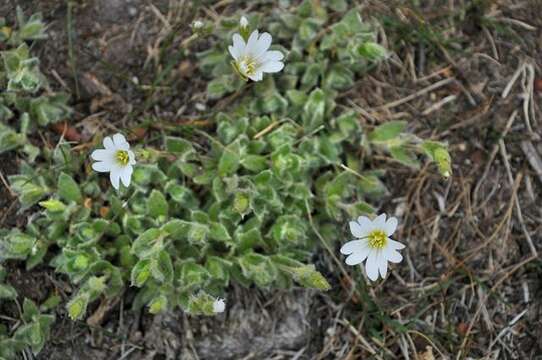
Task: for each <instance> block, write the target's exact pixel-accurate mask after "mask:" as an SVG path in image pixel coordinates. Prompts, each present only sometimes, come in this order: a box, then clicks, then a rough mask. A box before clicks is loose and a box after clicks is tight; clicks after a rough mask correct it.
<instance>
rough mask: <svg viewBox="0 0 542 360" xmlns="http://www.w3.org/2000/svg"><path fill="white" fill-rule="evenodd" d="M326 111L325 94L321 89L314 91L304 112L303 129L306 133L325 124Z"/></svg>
mask: <svg viewBox="0 0 542 360" xmlns="http://www.w3.org/2000/svg"><path fill="white" fill-rule="evenodd" d="M325 109H326V101H325V94H324V92H323V91H322V90H321V89H314V90H313V91H312V92H311V93H310V95H309V99H308V100H307V103H306V104H305V107H304V111H303V127H304V128H305V129H304V130H305V132H310V131H312V130H314V129H316V128H317V127H318V126H320V125H322V124H323V123H324V114H325Z"/></svg>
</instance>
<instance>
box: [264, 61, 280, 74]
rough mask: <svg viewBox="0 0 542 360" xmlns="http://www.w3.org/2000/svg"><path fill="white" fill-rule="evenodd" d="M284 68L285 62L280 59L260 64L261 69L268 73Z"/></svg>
mask: <svg viewBox="0 0 542 360" xmlns="http://www.w3.org/2000/svg"><path fill="white" fill-rule="evenodd" d="M283 68H284V63H281V62H280V61H267V62H265V63H263V64H262V66H260V71H263V72H267V73H276V72H279V71H281V70H282V69H283Z"/></svg>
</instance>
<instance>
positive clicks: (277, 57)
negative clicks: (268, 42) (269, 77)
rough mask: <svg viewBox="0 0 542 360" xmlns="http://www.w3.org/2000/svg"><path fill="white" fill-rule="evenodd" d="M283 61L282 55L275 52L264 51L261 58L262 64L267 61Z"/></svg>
mask: <svg viewBox="0 0 542 360" xmlns="http://www.w3.org/2000/svg"><path fill="white" fill-rule="evenodd" d="M282 59H284V54H283V53H282V52H280V51H277V50H271V51H266V52H265V54H263V56H262V59H261V60H262V62H267V61H281V60H282Z"/></svg>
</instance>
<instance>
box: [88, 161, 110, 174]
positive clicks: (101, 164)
mask: <svg viewBox="0 0 542 360" xmlns="http://www.w3.org/2000/svg"><path fill="white" fill-rule="evenodd" d="M92 169H93V170H94V171H97V172H109V171H111V162H109V161H98V162H95V163H93V164H92Z"/></svg>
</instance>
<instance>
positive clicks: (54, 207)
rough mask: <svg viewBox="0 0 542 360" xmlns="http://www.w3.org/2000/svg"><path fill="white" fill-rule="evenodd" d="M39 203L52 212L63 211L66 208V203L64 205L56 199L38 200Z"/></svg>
mask: <svg viewBox="0 0 542 360" xmlns="http://www.w3.org/2000/svg"><path fill="white" fill-rule="evenodd" d="M39 204H40V206H41V207H43V208H45V209H47V210H48V211H50V212H52V213H58V212H63V211H64V210H66V205H64V203H63V202H62V201H60V200H56V199H50V200H47V201H40V202H39Z"/></svg>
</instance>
